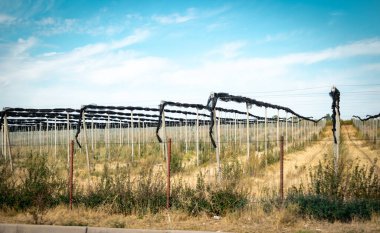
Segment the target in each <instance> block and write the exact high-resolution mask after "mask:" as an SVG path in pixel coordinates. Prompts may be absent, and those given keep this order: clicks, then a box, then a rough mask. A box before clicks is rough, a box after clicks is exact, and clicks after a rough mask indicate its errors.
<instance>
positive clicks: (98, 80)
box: [0, 0, 380, 118]
mask: <svg viewBox="0 0 380 233" xmlns="http://www.w3.org/2000/svg"><path fill="white" fill-rule="evenodd" d="M379 12H380V1H347V0H346V1H331V0H329V1H215V0H214V1H38V0H36V1H21V0H0V107H15V106H18V107H78V108H79V107H80V106H81V105H82V104H89V103H97V104H107V105H135V106H157V105H158V104H159V103H160V101H161V100H172V101H181V102H191V103H203V104H205V103H206V101H207V98H208V95H209V94H210V92H219V91H220V92H228V93H231V94H237V95H245V96H248V97H252V98H256V99H258V100H262V101H266V102H270V103H273V104H279V105H284V106H288V107H290V108H292V109H294V110H295V111H296V112H298V113H300V114H303V115H310V116H315V117H319V116H322V115H324V114H326V113H330V112H331V107H330V106H331V99H330V97H329V96H328V92H329V90H330V89H331V86H332V85H336V86H337V87H338V88H339V89H340V90H341V92H342V116H343V117H344V118H349V117H351V116H352V115H353V114H356V115H361V116H364V115H366V114H377V113H379V112H380V26H379V23H378V22H380V14H379ZM253 111H256V110H253ZM257 111H261V110H257Z"/></svg>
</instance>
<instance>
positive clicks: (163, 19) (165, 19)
mask: <svg viewBox="0 0 380 233" xmlns="http://www.w3.org/2000/svg"><path fill="white" fill-rule="evenodd" d="M195 18H196V14H195V10H194V9H192V8H190V9H187V11H186V14H184V15H181V14H179V13H173V14H170V15H154V16H152V19H153V20H155V21H156V22H158V23H160V24H179V23H185V22H188V21H190V20H193V19H195Z"/></svg>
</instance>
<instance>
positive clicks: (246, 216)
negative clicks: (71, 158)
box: [0, 126, 380, 233]
mask: <svg viewBox="0 0 380 233" xmlns="http://www.w3.org/2000/svg"><path fill="white" fill-rule="evenodd" d="M343 127H346V128H345V129H346V130H347V131H348V132H349V133H350V135H351V137H352V138H355V134H354V131H355V129H354V128H353V127H352V126H343ZM330 132H331V128H330V127H326V129H325V131H324V135H325V136H324V137H322V139H324V140H329V141H330V143H324V142H319V143H315V144H313V145H311V146H309V147H306V148H305V149H304V150H300V151H295V152H292V153H288V154H286V155H285V162H284V166H285V190H286V188H288V187H291V186H292V185H296V186H298V184H299V183H300V182H302V181H306V175H307V173H308V168H309V167H310V166H313V165H316V164H317V163H318V161H319V160H320V159H322V158H323V155H324V154H326V153H328V150H329V149H330V148H331V147H332V143H331V142H332V137H331V133H330ZM344 132H345V131H343V132H342V134H344ZM344 137H345V136H344ZM347 142H348V140H347V139H345V143H346V144H347ZM347 147H348V148H347V150H348V152H349V153H348V154H353V155H358V156H359V159H360V160H361V161H363V163H367V162H368V160H367V161H366V158H365V157H360V156H361V154H360V153H359V152H358V151H357V149H356V148H355V147H354V146H352V145H349V144H348V145H347ZM362 149H363V150H365V152H366V153H367V154H369V155H370V156H371V158H375V157H376V156H377V157H378V155H379V151H378V150H377V151H373V150H372V151H371V150H370V148H367V147H363V148H362ZM125 154H128V156H129V153H127V152H125ZM193 156H194V155H192V157H193ZM79 158H80V160H79V161H78V164H77V165H78V167H80V169H78V170H77V176H76V177H77V179H78V180H77V182H78V184H82V185H85V183H86V182H87V181H86V177H87V176H86V174H87V170H86V169H85V167H84V166H79V164H82V165H83V164H84V163H85V159H84V157H83V156H81V157H80V156H78V159H79ZM156 159H157V158H156ZM156 159H151V160H149V159H147V160H144V161H141V164H140V165H142V167H143V168H146V167H150V166H155V169H157V171H162V172H164V171H165V170H166V168H165V164H164V163H161V164H160V163H159V161H157V160H156ZM238 159H239V161H240V162H242V163H243V162H244V161H245V159H246V157H245V155H243V156H240V157H239V158H238ZM212 161H213V160H212ZM61 162H62V164H65V161H64V160H62V161H61ZM105 162H107V163H108V164H109V167H110V168H111V170H114V169H115V167H116V164H117V162H118V161H116V160H113V159H111V161H108V160H99V161H97V164H96V165H95V171H96V172H97V173H100V172H101V170H102V169H103V163H105ZM191 162H192V161H191V160H190V162H189V161H188V162H187V163H191ZM378 163H379V161H378ZM64 166H65V165H63V166H62V167H64ZM278 166H279V164H278V163H274V164H272V165H270V166H268V167H267V168H266V169H265V170H263V171H261V172H260V174H255V176H254V177H251V176H245V177H244V178H243V179H242V181H241V185H243V186H245V187H249V188H250V190H251V191H250V192H251V193H252V194H253V197H262V196H264V195H268V194H270V193H272V192H278V186H279V169H278ZM136 170H140V169H136ZM136 170H134V173H132V177H134V175H135V174H136V173H137V172H138V171H136ZM200 170H201V171H202V173H203V174H204V175H205V178H206V182H212V181H213V180H214V179H215V163H214V162H211V163H207V164H204V165H203V166H201V168H200V169H198V168H194V167H191V168H190V169H188V170H186V171H184V172H183V173H179V174H176V175H174V177H173V180H174V181H178V180H179V179H182V180H183V181H184V182H186V183H188V184H190V185H195V181H196V174H197V173H198V172H199V171H200ZM97 178H98V176H96V175H95V177H93V178H92V181H94V180H95V179H97ZM109 208H110V207H107V206H103V207H102V208H99V209H86V208H84V207H78V208H75V209H73V210H72V211H70V210H69V209H68V208H67V207H66V206H58V207H56V208H53V209H50V210H48V211H47V213H46V214H45V215H44V216H43V219H42V223H43V224H54V225H84V226H102V227H120V228H150V229H166V230H168V229H183V230H212V231H230V232H299V233H301V232H305V233H306V232H380V216H373V217H372V219H371V221H366V222H361V221H357V220H354V221H353V222H352V223H339V222H335V223H328V222H324V221H317V220H313V219H303V218H300V217H299V216H297V214H296V207H290V208H286V209H282V210H279V211H273V212H271V213H266V212H264V211H263V209H262V208H259V207H255V205H253V206H251V207H250V208H249V209H245V210H244V211H238V212H235V213H230V214H228V215H227V216H226V217H223V218H222V219H221V220H214V219H213V218H212V217H210V216H207V215H205V214H204V215H200V216H197V217H190V216H189V215H188V214H186V213H183V212H178V211H173V212H166V211H165V212H160V213H158V214H155V215H153V214H147V215H145V216H144V217H140V216H136V215H129V216H124V215H118V214H110V210H109ZM33 221H34V220H33V217H32V216H31V215H29V214H27V213H17V212H15V211H13V210H3V211H1V212H0V222H3V223H33Z"/></svg>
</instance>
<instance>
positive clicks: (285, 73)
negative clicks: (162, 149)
mask: <svg viewBox="0 0 380 233" xmlns="http://www.w3.org/2000/svg"><path fill="white" fill-rule="evenodd" d="M148 37H149V31H136V32H135V33H134V34H132V35H130V36H128V37H125V38H124V39H122V40H118V41H111V42H108V43H98V44H90V45H86V46H83V47H79V48H76V49H73V50H72V51H69V52H66V53H54V52H53V51H52V52H49V53H46V54H43V55H40V56H31V55H28V50H29V49H30V48H33V46H35V45H36V43H37V42H38V41H37V40H36V39H35V38H29V39H20V40H19V41H18V43H16V44H14V45H13V49H12V50H10V51H14V52H13V53H12V55H9V56H7V60H8V62H6V63H3V62H1V63H0V88H1V89H2V93H3V94H2V98H1V99H0V101H1V102H0V105H10V103H11V102H10V101H14V100H15V99H18V101H19V102H20V103H25V105H33V104H44V103H45V104H51V105H54V103H57V105H58V104H65V103H66V106H73V105H74V104H76V105H74V107H75V106H77V105H78V106H79V105H80V104H85V103H93V102H95V103H98V104H105V103H107V104H126V103H130V104H133V105H146V103H148V102H149V101H150V102H149V104H152V103H153V104H156V103H158V102H159V101H160V100H161V99H166V100H178V101H184V102H185V101H187V102H201V103H203V101H205V98H207V96H208V94H209V93H210V91H226V92H230V93H244V92H245V93H255V92H259V91H263V90H273V89H275V90H276V89H277V90H278V89H280V90H281V89H294V85H295V83H297V88H302V87H310V86H321V85H323V86H326V85H330V84H334V83H339V82H340V83H343V82H345V80H346V79H347V78H350V79H351V78H355V77H362V76H366V75H368V74H370V73H371V74H373V73H378V74H380V73H379V72H380V70H379V64H378V63H376V62H374V63H373V64H368V65H361V67H353V68H352V70H339V69H334V68H332V69H326V70H324V71H320V72H318V73H313V72H310V70H309V69H308V66H309V65H311V64H316V63H319V62H325V61H333V60H337V59H348V58H352V57H361V56H373V55H374V56H379V55H380V40H379V39H377V38H373V39H369V40H362V41H357V42H354V43H350V44H346V45H341V46H337V47H334V48H328V49H325V50H321V51H315V52H307V53H295V54H288V55H283V56H278V57H272V58H260V57H247V56H245V57H243V58H242V57H239V56H238V55H239V51H240V50H241V49H242V48H244V46H245V45H246V43H245V42H243V41H235V42H231V43H227V44H224V45H221V46H220V48H219V50H215V53H218V54H219V55H220V56H223V57H224V58H228V59H215V56H208V57H207V56H206V60H204V61H203V62H202V63H201V64H199V65H196V66H192V67H188V66H184V65H183V64H181V63H180V62H179V61H175V60H170V59H168V58H165V57H157V56H151V55H141V54H139V53H138V52H134V51H131V50H130V46H131V45H133V44H136V43H141V42H143V41H144V40H145V39H146V38H148ZM213 55H217V54H213ZM30 83H34V84H35V83H44V85H38V86H40V87H38V88H37V89H36V88H33V87H32V85H29V84H30ZM46 86H47V87H46ZM3 90H4V91H3ZM17 90H23V91H22V93H18V92H19V91H17ZM66 91H67V93H68V95H70V96H72V95H75V98H71V97H70V98H61V96H62V94H63V93H65V92H66ZM36 92H38V93H41V94H40V95H35V94H33V93H36ZM28 96H32V97H33V98H28ZM249 96H251V97H254V94H250V95H249ZM326 96H327V95H326ZM326 98H327V99H328V96H327V97H326ZM260 100H264V101H268V102H272V103H275V104H282V105H285V106H289V107H298V105H297V102H296V101H297V100H296V101H294V98H277V99H275V98H274V99H270V97H268V98H265V99H260ZM272 100H273V101H272ZM131 102H132V103H131ZM301 106H302V107H305V106H306V104H304V105H301ZM323 106H324V105H322V107H323ZM326 106H327V109H328V108H329V106H328V105H326ZM295 110H298V112H301V113H303V112H306V113H310V114H314V112H315V111H322V110H315V109H313V106H311V105H310V106H306V107H305V109H295ZM313 111H314V112H313ZM323 111H325V110H323Z"/></svg>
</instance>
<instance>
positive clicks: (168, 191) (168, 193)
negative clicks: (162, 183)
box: [166, 138, 172, 210]
mask: <svg viewBox="0 0 380 233" xmlns="http://www.w3.org/2000/svg"><path fill="white" fill-rule="evenodd" d="M171 154H172V139H171V138H169V140H168V157H167V158H168V159H167V166H168V167H167V173H168V174H167V181H166V209H168V210H169V209H170V161H171Z"/></svg>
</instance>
